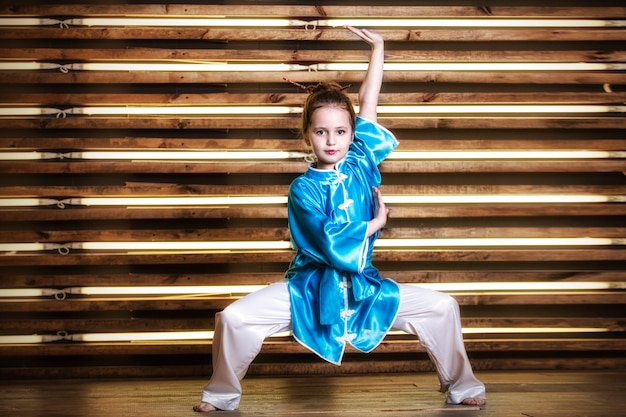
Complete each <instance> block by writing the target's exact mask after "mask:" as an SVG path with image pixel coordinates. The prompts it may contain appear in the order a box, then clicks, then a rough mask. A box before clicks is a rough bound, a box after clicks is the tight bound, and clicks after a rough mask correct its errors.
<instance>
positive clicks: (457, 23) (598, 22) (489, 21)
mask: <svg viewBox="0 0 626 417" xmlns="http://www.w3.org/2000/svg"><path fill="white" fill-rule="evenodd" d="M309 24H310V25H313V24H315V25H317V26H330V27H341V26H345V25H350V26H356V27H406V28H415V29H419V28H429V27H437V28H440V27H443V28H449V27H452V28H461V27H462V28H471V27H489V28H494V27H507V28H570V27H571V28H594V27H623V26H626V21H624V20H605V19H539V18H533V19H494V18H483V19H471V18H470V19H463V18H459V19H440V18H432V19H400V18H399V19H350V18H347V19H320V20H316V21H313V22H310V23H309Z"/></svg>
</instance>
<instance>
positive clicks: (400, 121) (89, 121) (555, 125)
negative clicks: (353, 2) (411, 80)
mask: <svg viewBox="0 0 626 417" xmlns="http://www.w3.org/2000/svg"><path fill="white" fill-rule="evenodd" d="M378 120H379V122H380V123H381V124H382V125H383V126H385V127H387V128H388V129H392V130H394V129H434V128H437V129H531V130H536V129H565V128H567V129H624V128H626V118H623V117H622V118H620V117H610V116H562V115H557V114H554V115H550V116H546V115H538V116H535V117H533V116H512V115H507V114H506V113H503V114H502V115H501V116H496V117H485V116H484V115H483V116H480V117H478V116H475V115H474V116H471V117H470V116H464V117H460V116H446V117H443V116H431V117H406V116H396V117H394V116H381V117H379V118H378ZM96 122H97V123H96ZM298 124H299V119H298V118H297V117H295V116H294V117H289V116H287V117H266V116H264V117H255V118H254V119H251V118H244V117H228V116H225V117H193V118H192V117H177V118H171V117H150V118H143V117H123V118H122V117H120V118H116V117H112V118H109V117H95V118H93V117H77V118H74V117H71V118H65V119H63V118H56V117H53V118H48V117H34V118H19V119H18V118H13V119H0V129H90V130H93V129H254V128H257V129H298V127H299V126H298Z"/></svg>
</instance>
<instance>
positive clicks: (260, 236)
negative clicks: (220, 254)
mask: <svg viewBox="0 0 626 417" xmlns="http://www.w3.org/2000/svg"><path fill="white" fill-rule="evenodd" d="M379 237H380V238H381V239H404V238H417V239H431V238H436V239H455V238H552V237H557V238H560V237H594V238H613V239H620V238H623V239H624V243H625V244H626V227H616V226H615V225H608V226H605V227H594V226H584V225H580V226H576V227H515V226H508V227H505V226H501V227H489V226H488V225H483V226H472V227H458V226H456V227H455V226H446V227H441V226H435V227H429V226H425V225H422V226H419V227H387V228H385V229H383V230H382V231H381V233H380V235H379ZM229 240H235V241H252V242H254V241H272V240H289V230H288V228H287V224H286V222H285V225H284V227H254V228H247V227H239V228H236V227H233V228H206V227H205V228H199V229H195V230H187V229H181V230H177V229H157V228H150V229H149V230H134V229H133V230H130V229H84V230H83V229H81V230H63V229H61V230H58V229H50V230H33V231H30V230H11V231H0V242H11V243H16V242H39V243H63V242H171V241H176V242H220V241H229Z"/></svg>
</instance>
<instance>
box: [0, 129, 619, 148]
mask: <svg viewBox="0 0 626 417" xmlns="http://www.w3.org/2000/svg"><path fill="white" fill-rule="evenodd" d="M12 133H13V135H12V137H0V150H6V151H19V150H39V149H46V150H54V149H60V150H63V151H66V150H67V149H76V150H95V149H98V150H99V149H102V150H148V149H150V150H157V149H158V150H174V149H176V150H179V149H184V150H187V149H188V150H216V149H220V150H270V149H271V150H276V149H280V150H284V151H303V150H305V149H306V146H305V144H304V141H302V140H300V139H295V138H296V135H295V134H294V139H243V138H241V139H240V138H237V137H232V138H228V139H219V138H215V139H213V138H209V139H207V138H163V137H134V136H128V137H110V136H109V137H106V138H98V137H90V136H84V137H31V136H29V135H28V134H24V136H23V137H19V136H17V132H12ZM129 133H132V132H129ZM468 133H469V132H468ZM207 134H210V133H207ZM394 134H395V135H396V136H397V137H398V139H399V141H400V145H399V146H398V151H409V150H413V151H429V150H437V151H445V150H464V151H471V150H474V151H476V150H487V151H489V150H561V149H563V150H601V151H602V150H607V151H616V150H624V149H626V139H605V138H602V137H595V135H592V136H591V137H590V138H588V139H576V138H567V139H552V138H550V137H547V138H545V139H541V138H536V139H531V138H525V139H515V140H511V139H506V138H502V139H485V138H483V137H482V136H484V135H483V133H482V132H480V133H476V134H471V135H468V137H467V138H466V139H452V138H445V139H443V140H441V139H440V140H433V139H427V138H424V139H420V136H427V135H425V134H424V133H423V132H420V131H417V132H415V131H411V130H398V131H395V132H394Z"/></svg>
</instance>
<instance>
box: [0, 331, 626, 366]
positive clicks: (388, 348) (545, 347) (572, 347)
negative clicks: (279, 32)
mask: <svg viewBox="0 0 626 417" xmlns="http://www.w3.org/2000/svg"><path fill="white" fill-rule="evenodd" d="M465 346H466V350H467V351H468V352H470V353H471V352H484V351H489V352H516V353H517V354H519V352H541V351H543V352H546V351H555V352H584V351H594V352H606V353H607V354H608V353H610V352H619V351H620V350H623V349H624V348H625V346H626V341H624V339H609V338H575V337H569V338H550V337H545V338H543V337H542V338H518V339H492V340H489V339H466V340H465ZM309 352H310V351H308V350H306V349H305V348H304V347H302V346H301V345H299V344H298V343H296V342H293V341H282V342H281V341H278V342H277V341H271V340H266V343H264V344H263V347H262V349H261V354H272V355H277V354H280V355H285V354H287V355H289V354H305V353H309ZM418 352H422V353H424V352H426V350H425V349H424V348H423V347H422V346H421V345H420V344H419V343H418V342H417V340H415V339H413V340H410V339H409V338H408V337H407V339H406V340H403V341H402V342H395V341H383V342H382V343H381V344H380V345H379V346H378V347H377V348H376V349H375V350H373V351H372V352H371V353H372V354H375V355H376V354H377V355H384V354H394V353H395V354H397V353H418ZM346 353H348V354H355V353H359V352H358V351H357V350H356V349H354V348H352V347H348V348H347V349H346ZM126 354H128V355H210V354H211V343H210V342H178V343H167V344H161V343H158V342H151V343H133V344H130V343H126V344H115V343H89V344H81V343H76V344H72V343H70V344H42V345H21V346H0V357H13V358H26V357H29V356H31V357H35V356H43V355H45V356H50V357H54V356H66V355H72V356H99V355H126ZM348 361H349V359H348ZM0 369H1V368H0ZM5 369H6V368H5ZM0 372H2V371H0Z"/></svg>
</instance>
